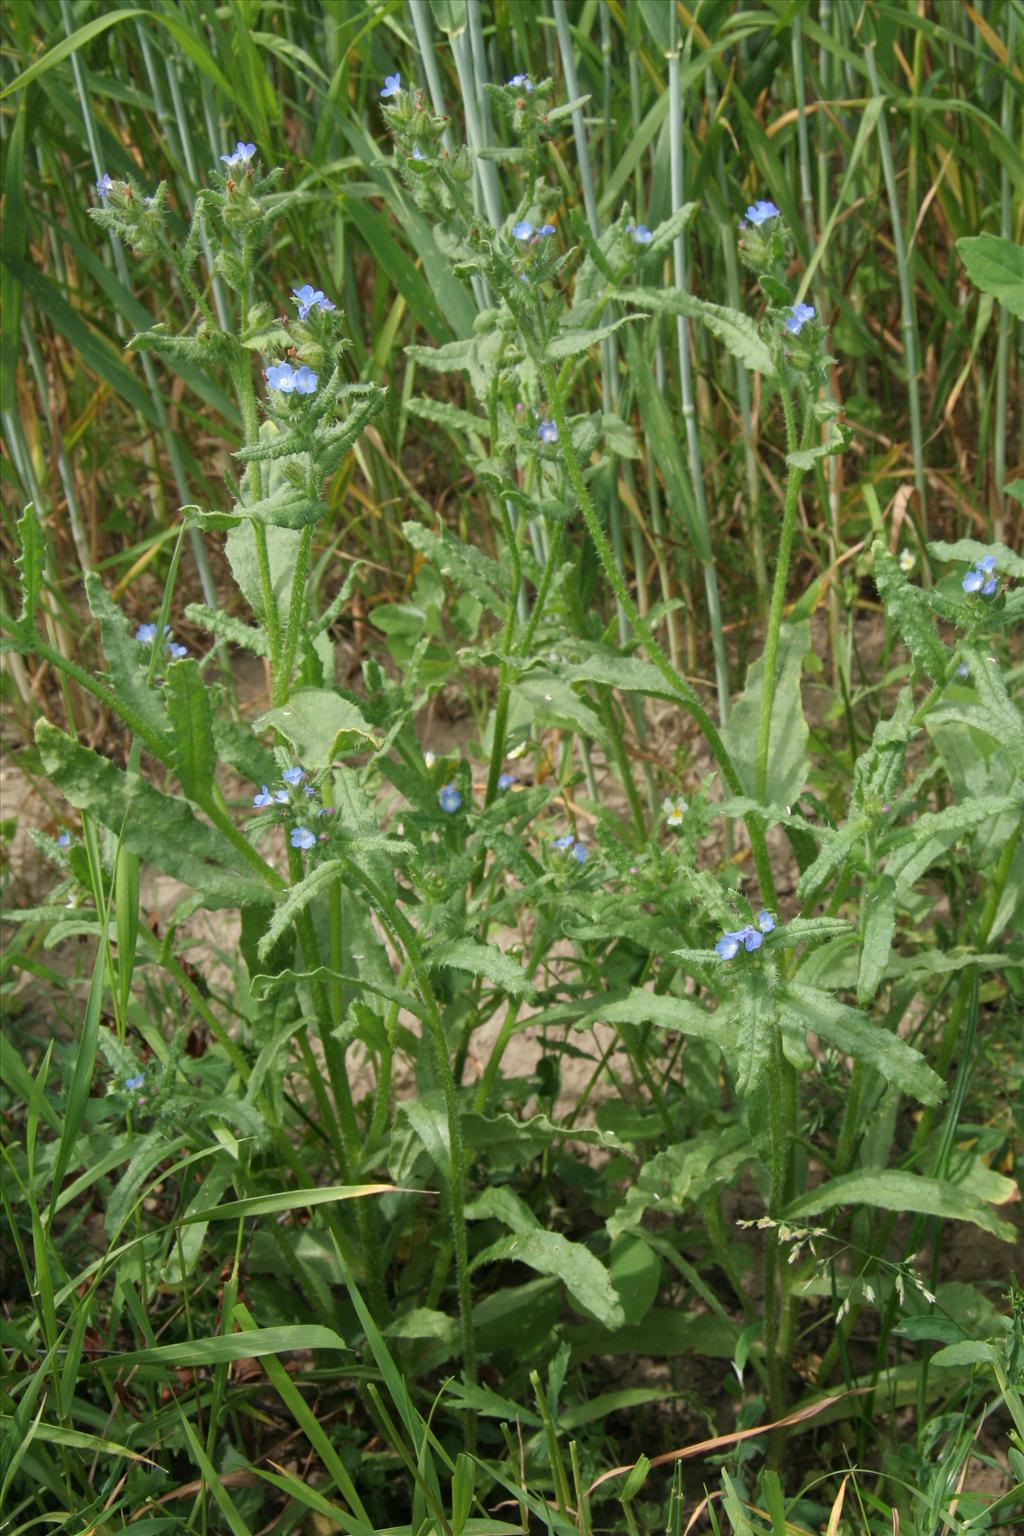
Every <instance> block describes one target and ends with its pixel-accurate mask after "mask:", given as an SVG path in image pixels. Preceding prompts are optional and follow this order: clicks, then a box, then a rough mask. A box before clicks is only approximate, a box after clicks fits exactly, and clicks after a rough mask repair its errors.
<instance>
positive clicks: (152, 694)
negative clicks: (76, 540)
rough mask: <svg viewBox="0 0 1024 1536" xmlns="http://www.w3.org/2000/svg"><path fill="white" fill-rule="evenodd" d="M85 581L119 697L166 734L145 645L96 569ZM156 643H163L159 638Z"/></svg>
mask: <svg viewBox="0 0 1024 1536" xmlns="http://www.w3.org/2000/svg"><path fill="white" fill-rule="evenodd" d="M84 584H85V595H86V597H87V599H88V602H89V609H90V611H91V613H92V616H93V618H94V619H95V620H96V621H97V623H98V624H99V626H100V639H101V640H102V642H103V654H104V656H105V657H106V659H107V666H108V668H109V670H110V678H111V681H112V682H113V684H114V688H115V690H116V692H117V695H118V697H119V698H121V699H123V700H124V701H125V703H126V704H127V705H129V706H130V708H131V709H132V710H134V712H135V714H136V715H138V717H139V718H140V719H141V720H144V721H145V723H146V724H147V725H148V726H149V727H150V728H151V729H152V730H153V731H154V733H155V734H156V735H157V736H166V734H167V726H168V721H167V711H166V709H165V708H164V704H163V700H162V698H161V696H160V693H159V691H158V690H157V689H156V688H155V687H154V686H153V685H152V684H151V683H150V682H149V680H148V677H147V673H146V666H145V662H144V656H145V654H146V653H145V651H144V649H143V647H142V646H140V644H139V642H138V641H137V640H136V639H134V638H133V636H132V632H131V627H130V626H129V623H128V620H127V619H126V618H125V616H124V614H123V613H122V612H121V610H120V608H118V606H117V604H116V603H115V602H114V601H113V600H112V599H111V597H110V594H109V593H108V592H107V589H106V587H105V586H104V585H103V582H102V580H101V579H100V577H99V576H98V575H97V573H96V572H95V571H86V573H85V577H84ZM153 644H154V645H159V644H160V639H159V637H158V638H157V639H156V640H154V642H153Z"/></svg>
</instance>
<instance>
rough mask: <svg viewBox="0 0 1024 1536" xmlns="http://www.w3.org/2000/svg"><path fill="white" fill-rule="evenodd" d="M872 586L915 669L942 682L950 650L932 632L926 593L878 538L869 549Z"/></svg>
mask: <svg viewBox="0 0 1024 1536" xmlns="http://www.w3.org/2000/svg"><path fill="white" fill-rule="evenodd" d="M871 558H872V560H873V562H874V568H875V585H876V586H877V588H878V592H879V596H880V597H881V599H882V601H883V603H884V604H885V611H886V613H887V614H888V615H889V617H890V619H892V622H893V623H894V624H895V626H896V628H897V629H898V630H899V632H900V636H901V638H902V640H903V643H904V645H905V646H906V647H907V650H908V651H909V652H910V654H911V657H912V658H913V660H914V663H915V666H916V667H917V668H919V669H921V668H923V670H924V671H926V672H927V673H928V675H929V677H931V678H932V679H933V681H934V682H943V681H944V680H945V677H946V673H947V672H948V671H949V651H948V650H947V649H946V646H945V645H944V644H943V642H942V641H941V640H940V639H939V637H938V635H937V633H936V631H935V615H934V613H933V611H932V605H931V602H930V600H929V597H928V594H927V593H926V592H924V591H923V590H922V589H921V588H920V587H917V586H914V585H913V584H912V583H911V582H909V581H908V580H907V578H906V576H905V575H904V574H903V572H902V571H901V570H900V566H899V561H898V560H897V559H896V558H895V556H893V555H891V554H890V553H889V551H888V550H887V549H886V547H885V545H884V544H883V543H882V541H881V540H880V539H876V540H875V542H874V544H872V546H871Z"/></svg>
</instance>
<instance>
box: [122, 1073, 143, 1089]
mask: <svg viewBox="0 0 1024 1536" xmlns="http://www.w3.org/2000/svg"><path fill="white" fill-rule="evenodd" d="M144 1081H145V1078H144V1076H143V1074H142V1073H141V1072H136V1073H135V1076H134V1077H126V1078H125V1080H124V1085H125V1087H126V1088H128V1089H130V1090H132V1089H135V1088H141V1087H142V1084H143V1082H144Z"/></svg>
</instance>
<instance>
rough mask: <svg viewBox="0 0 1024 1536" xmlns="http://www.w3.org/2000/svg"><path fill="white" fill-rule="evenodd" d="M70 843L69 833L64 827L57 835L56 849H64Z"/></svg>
mask: <svg viewBox="0 0 1024 1536" xmlns="http://www.w3.org/2000/svg"><path fill="white" fill-rule="evenodd" d="M70 842H71V833H70V832H69V831H68V830H67V828H66V827H65V828H64V829H63V831H61V832H58V833H57V847H58V848H66V847H67V846H68V844H69V843H70Z"/></svg>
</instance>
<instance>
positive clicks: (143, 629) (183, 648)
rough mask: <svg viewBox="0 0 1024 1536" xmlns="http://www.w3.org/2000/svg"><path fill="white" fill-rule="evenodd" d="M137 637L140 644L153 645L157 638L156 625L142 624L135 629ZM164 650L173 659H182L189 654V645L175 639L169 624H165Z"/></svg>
mask: <svg viewBox="0 0 1024 1536" xmlns="http://www.w3.org/2000/svg"><path fill="white" fill-rule="evenodd" d="M135 638H136V640H137V641H138V642H139V644H140V645H152V644H153V642H154V640H155V639H156V625H155V624H140V625H139V627H138V629H137V630H136V631H135ZM164 650H165V651H166V652H167V654H168V656H169V657H170V658H171V660H172V661H181V659H182V657H184V656H187V655H188V646H187V645H181V644H179V642H178V641H177V640H175V638H174V636H173V634H172V633H171V626H170V625H169V624H165V625H164Z"/></svg>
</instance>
